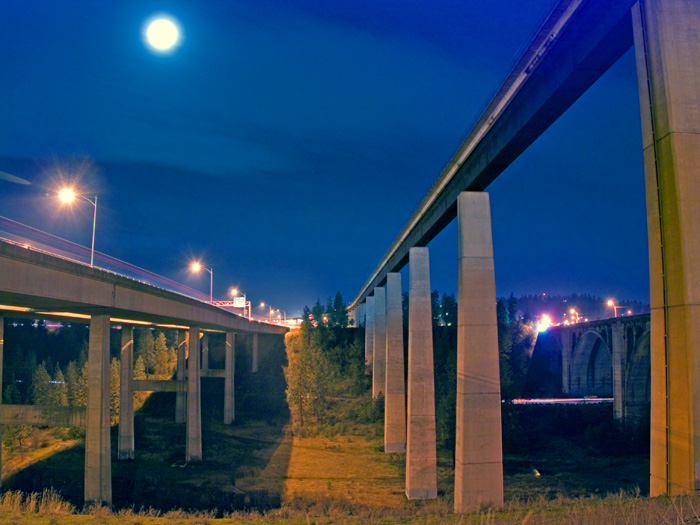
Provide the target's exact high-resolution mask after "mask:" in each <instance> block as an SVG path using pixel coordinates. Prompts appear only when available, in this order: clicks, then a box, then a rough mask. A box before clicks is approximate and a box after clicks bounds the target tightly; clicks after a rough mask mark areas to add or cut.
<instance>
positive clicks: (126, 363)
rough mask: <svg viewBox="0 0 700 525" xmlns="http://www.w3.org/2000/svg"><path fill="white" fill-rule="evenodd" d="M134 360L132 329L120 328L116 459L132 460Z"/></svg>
mask: <svg viewBox="0 0 700 525" xmlns="http://www.w3.org/2000/svg"><path fill="white" fill-rule="evenodd" d="M133 360H134V328H133V327H132V326H126V325H124V326H122V350H121V371H120V374H119V445H118V446H119V448H118V453H117V458H118V459H134V395H133V392H132V390H131V380H132V379H133V375H134V373H133Z"/></svg>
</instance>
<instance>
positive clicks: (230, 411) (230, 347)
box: [224, 332, 236, 425]
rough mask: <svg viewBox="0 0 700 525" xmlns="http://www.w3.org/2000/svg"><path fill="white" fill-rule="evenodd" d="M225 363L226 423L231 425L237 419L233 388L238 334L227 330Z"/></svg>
mask: <svg viewBox="0 0 700 525" xmlns="http://www.w3.org/2000/svg"><path fill="white" fill-rule="evenodd" d="M224 363H225V364H224V373H225V375H224V425H230V424H232V423H233V422H234V420H235V419H236V404H235V397H234V390H233V386H234V382H233V378H234V375H235V372H236V334H234V333H233V332H226V349H225V355H224Z"/></svg>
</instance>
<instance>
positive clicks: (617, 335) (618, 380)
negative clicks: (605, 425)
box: [610, 321, 627, 420]
mask: <svg viewBox="0 0 700 525" xmlns="http://www.w3.org/2000/svg"><path fill="white" fill-rule="evenodd" d="M626 339H627V338H626V336H625V327H624V326H623V324H622V323H621V322H620V321H617V322H615V323H614V324H613V325H612V338H611V342H610V343H611V347H610V353H611V354H612V386H613V417H614V418H615V419H620V420H621V419H624V417H625V383H626V379H627V374H626V370H627V344H626Z"/></svg>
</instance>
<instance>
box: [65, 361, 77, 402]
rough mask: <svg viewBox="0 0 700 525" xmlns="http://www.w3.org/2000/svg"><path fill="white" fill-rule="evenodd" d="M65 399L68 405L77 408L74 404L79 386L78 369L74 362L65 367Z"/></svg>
mask: <svg viewBox="0 0 700 525" xmlns="http://www.w3.org/2000/svg"><path fill="white" fill-rule="evenodd" d="M65 378H66V397H67V400H68V405H70V406H78V404H77V403H76V400H77V396H78V390H79V388H80V385H79V381H80V379H79V376H78V368H77V367H76V366H75V361H70V362H69V363H68V366H67V367H66V376H65Z"/></svg>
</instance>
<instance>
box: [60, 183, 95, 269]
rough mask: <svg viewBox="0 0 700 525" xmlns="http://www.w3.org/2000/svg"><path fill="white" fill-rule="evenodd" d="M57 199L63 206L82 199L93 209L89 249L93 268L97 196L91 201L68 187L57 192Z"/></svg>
mask: <svg viewBox="0 0 700 525" xmlns="http://www.w3.org/2000/svg"><path fill="white" fill-rule="evenodd" d="M58 199H59V200H60V201H61V202H62V203H63V204H71V203H72V202H73V201H74V200H75V199H83V200H84V201H87V202H89V203H90V204H92V206H93V207H94V208H95V210H94V212H93V214H92V248H91V249H90V266H93V263H94V262H95V224H96V223H97V195H95V200H94V201H91V200H90V199H88V198H87V197H85V196H84V195H80V194H78V193H75V190H74V189H73V188H70V187H66V188H62V189H61V190H60V191H59V192H58Z"/></svg>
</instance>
